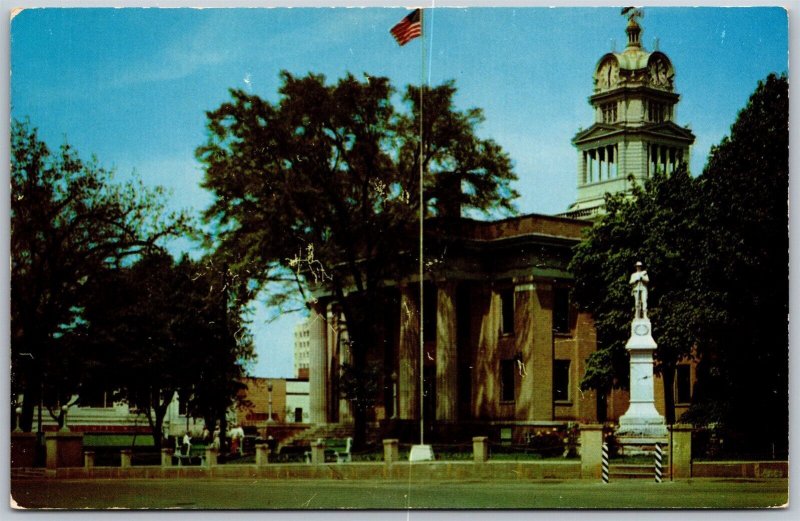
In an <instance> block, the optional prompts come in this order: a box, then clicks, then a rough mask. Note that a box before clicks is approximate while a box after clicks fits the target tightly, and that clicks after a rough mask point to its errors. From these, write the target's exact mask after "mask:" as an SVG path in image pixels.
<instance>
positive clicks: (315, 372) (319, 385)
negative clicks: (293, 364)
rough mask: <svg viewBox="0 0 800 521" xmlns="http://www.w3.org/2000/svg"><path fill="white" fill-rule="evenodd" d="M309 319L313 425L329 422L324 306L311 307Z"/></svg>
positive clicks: (310, 400) (309, 368) (313, 305)
mask: <svg viewBox="0 0 800 521" xmlns="http://www.w3.org/2000/svg"><path fill="white" fill-rule="evenodd" d="M310 309H311V314H310V316H309V319H308V329H309V333H308V338H309V342H308V343H309V346H308V357H309V361H308V380H309V382H308V385H309V397H308V398H309V409H310V410H309V417H310V418H309V419H310V421H311V423H327V421H328V413H327V411H328V385H327V384H328V382H327V374H328V364H327V360H328V349H327V342H326V341H325V338H326V321H325V311H324V306H323V305H322V304H320V303H319V302H317V303H314V304H312V305H311V307H310Z"/></svg>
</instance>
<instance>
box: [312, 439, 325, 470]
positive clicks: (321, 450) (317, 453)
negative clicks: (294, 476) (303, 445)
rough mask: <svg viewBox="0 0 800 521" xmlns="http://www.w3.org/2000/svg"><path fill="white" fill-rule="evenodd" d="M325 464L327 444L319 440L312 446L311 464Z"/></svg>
mask: <svg viewBox="0 0 800 521" xmlns="http://www.w3.org/2000/svg"><path fill="white" fill-rule="evenodd" d="M323 463H325V442H324V441H322V440H317V441H315V442H314V443H312V444H311V464H312V465H322V464H323Z"/></svg>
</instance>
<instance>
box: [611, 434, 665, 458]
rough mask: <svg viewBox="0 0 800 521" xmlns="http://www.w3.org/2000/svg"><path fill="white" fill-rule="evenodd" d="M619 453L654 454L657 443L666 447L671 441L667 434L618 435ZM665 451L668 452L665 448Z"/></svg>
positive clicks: (631, 454) (628, 454)
mask: <svg viewBox="0 0 800 521" xmlns="http://www.w3.org/2000/svg"><path fill="white" fill-rule="evenodd" d="M615 437H616V444H617V453H618V454H619V455H620V456H652V455H653V454H655V452H656V443H658V444H660V445H661V448H662V449H664V447H666V445H667V444H668V443H669V438H668V437H667V436H627V435H619V434H617V435H616V436H615ZM664 452H667V451H666V450H664Z"/></svg>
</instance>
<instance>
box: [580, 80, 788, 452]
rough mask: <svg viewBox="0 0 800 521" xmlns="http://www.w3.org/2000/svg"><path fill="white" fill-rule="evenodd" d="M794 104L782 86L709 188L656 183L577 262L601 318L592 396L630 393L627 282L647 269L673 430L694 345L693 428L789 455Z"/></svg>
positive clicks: (702, 182)
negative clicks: (678, 382)
mask: <svg viewBox="0 0 800 521" xmlns="http://www.w3.org/2000/svg"><path fill="white" fill-rule="evenodd" d="M788 103H789V102H788V81H787V79H786V77H785V76H781V77H779V76H776V75H770V76H769V77H768V78H767V79H766V80H765V81H763V82H760V83H759V85H758V88H757V89H756V91H755V92H754V94H753V95H752V96H751V98H750V100H749V101H748V103H747V106H746V107H745V108H744V109H743V110H742V111H741V112H740V113H739V115H738V117H737V120H736V122H735V123H734V124H733V126H732V127H731V136H730V137H726V138H725V139H723V141H722V143H721V144H720V145H719V146H717V147H714V148H713V149H712V152H711V156H710V158H709V162H708V165H707V166H706V168H705V170H704V172H703V174H702V175H701V176H700V177H698V178H697V179H692V178H691V177H690V176H688V175H687V174H686V173H685V171H683V170H679V171H678V172H677V173H675V174H673V175H672V176H670V177H667V176H664V175H656V176H655V177H654V178H653V179H651V180H648V182H647V183H645V186H644V188H642V189H640V188H636V189H634V190H633V193H632V194H630V195H629V196H615V197H609V198H608V199H607V215H605V216H604V217H603V219H602V220H600V221H599V222H598V223H597V224H596V225H595V226H594V227H593V228H592V229H591V230H590V231H589V232H588V234H587V236H586V239H585V240H584V241H583V242H582V243H581V244H580V245H579V246H578V248H577V249H576V252H575V257H574V259H573V261H572V264H571V269H572V270H573V272H574V273H575V277H576V285H575V296H576V298H577V301H578V303H579V305H580V306H581V307H583V308H584V309H587V310H589V311H591V312H592V313H593V315H594V317H595V321H596V326H597V333H598V343H599V349H598V351H597V352H596V353H594V354H593V355H592V356H591V357H590V359H589V363H588V368H587V372H586V374H585V376H584V379H583V382H582V387H584V388H593V389H598V390H600V391H601V392H607V391H608V390H609V389H611V388H612V387H627V384H628V382H627V379H628V376H629V375H628V359H627V354H626V352H625V349H624V343H625V340H626V338H627V336H628V327H629V323H630V318H631V311H630V295H629V290H628V287H627V284H626V283H627V275H628V273H629V272H630V271H631V270H632V267H633V263H634V262H635V261H636V260H641V261H643V262H644V263H645V264H646V266H647V269H648V272H649V273H650V276H651V281H652V282H651V288H652V292H651V299H650V302H651V305H650V315H651V317H652V318H653V330H654V331H653V334H654V337H655V339H656V341H657V342H658V344H659V347H658V350H657V351H656V361H657V365H656V368H657V370H659V371H660V372H661V374H662V376H663V377H664V386H665V396H666V398H667V406H668V407H667V414H668V419H669V420H672V419H673V418H672V416H670V415H671V414H672V405H673V403H672V393H671V391H672V376H671V374H672V372H673V370H674V365H675V363H677V362H678V361H680V360H681V359H682V358H684V357H686V356H689V355H690V352H691V350H692V349H693V348H694V349H695V352H694V354H696V356H697V357H698V380H697V384H696V386H695V389H694V396H693V403H692V406H691V408H690V410H689V412H688V413H687V414H686V415H685V417H683V418H682V419H681V421H690V422H692V423H695V424H698V425H712V426H716V427H717V428H721V429H722V430H723V432H725V433H726V435H727V436H728V439H729V440H730V441H731V442H733V443H730V442H729V443H726V446H727V447H731V448H733V447H734V446H735V445H737V444H738V447H737V448H741V447H748V446H749V447H750V449H749V450H751V451H752V450H758V448H760V449H764V448H771V447H775V448H776V449H777V450H785V449H786V447H787V433H788V421H787V419H788V327H787V325H788V323H787V321H788V309H789V297H788V233H787V225H788V203H787V201H788V179H789V177H788V176H789V168H788V144H789V131H788V113H789V112H788ZM742 411H748V413H743V412H742ZM753 411H759V412H760V414H759V421H757V422H754V421H752V420H753V416H752V414H750V412H753ZM754 448H755V449H754ZM745 450H747V449H745Z"/></svg>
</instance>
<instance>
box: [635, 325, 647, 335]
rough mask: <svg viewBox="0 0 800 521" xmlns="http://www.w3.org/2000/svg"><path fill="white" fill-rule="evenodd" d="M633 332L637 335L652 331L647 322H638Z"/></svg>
mask: <svg viewBox="0 0 800 521" xmlns="http://www.w3.org/2000/svg"><path fill="white" fill-rule="evenodd" d="M633 332H634V334H636V336H646V335H647V334H648V333H649V332H650V328H649V327H648V326H647V324H636V326H634V328H633Z"/></svg>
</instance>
